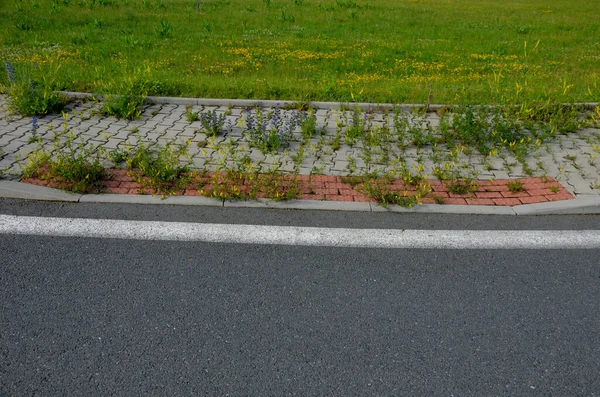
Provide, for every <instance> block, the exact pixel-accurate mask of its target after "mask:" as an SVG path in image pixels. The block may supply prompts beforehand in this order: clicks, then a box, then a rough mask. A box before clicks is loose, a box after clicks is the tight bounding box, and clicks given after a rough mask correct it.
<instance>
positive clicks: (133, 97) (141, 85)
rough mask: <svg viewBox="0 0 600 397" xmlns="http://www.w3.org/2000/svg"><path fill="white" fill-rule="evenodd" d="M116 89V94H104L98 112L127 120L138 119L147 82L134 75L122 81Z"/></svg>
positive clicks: (145, 93)
mask: <svg viewBox="0 0 600 397" xmlns="http://www.w3.org/2000/svg"><path fill="white" fill-rule="evenodd" d="M117 90H118V91H119V93H118V94H108V95H106V96H105V98H104V102H103V103H102V107H101V108H100V113H101V114H103V115H105V116H115V117H117V118H123V119H128V120H135V119H138V118H139V117H140V116H141V114H142V108H143V106H144V102H145V101H146V95H147V83H146V82H145V81H143V80H141V79H139V78H137V76H135V75H134V76H131V77H129V78H128V79H127V80H126V81H125V82H124V83H122V84H121V85H120V87H118V88H117Z"/></svg>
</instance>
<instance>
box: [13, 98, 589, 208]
mask: <svg viewBox="0 0 600 397" xmlns="http://www.w3.org/2000/svg"><path fill="white" fill-rule="evenodd" d="M191 112H194V113H195V114H196V116H194V117H191V118H190V116H188V115H189V114H190V113H191ZM226 113H229V114H226ZM556 114H559V115H561V117H556ZM64 116H65V122H63V130H62V131H61V132H57V131H54V130H53V129H50V130H47V131H46V132H45V133H41V132H40V131H39V126H38V125H37V120H32V133H31V140H32V142H38V143H39V148H38V150H36V151H34V152H33V153H32V154H31V155H30V156H29V157H28V163H27V164H26V166H25V171H26V172H25V176H26V177H29V178H36V177H37V178H42V179H46V180H50V181H52V182H53V185H57V186H59V187H62V188H66V189H72V190H77V191H84V192H86V191H91V190H94V189H96V190H97V189H98V188H99V183H98V181H99V180H101V179H102V178H103V175H105V174H106V171H105V170H104V167H105V166H106V158H109V159H110V160H111V161H112V162H113V163H114V164H115V165H117V166H121V167H124V168H125V169H126V173H127V175H128V177H129V178H130V180H128V181H127V183H128V184H129V185H124V186H121V185H120V184H117V185H118V189H119V190H117V191H114V192H122V193H123V192H127V193H130V192H131V189H132V186H133V188H135V189H136V190H137V191H138V192H140V193H145V194H160V195H171V194H182V193H185V194H190V192H191V191H192V190H191V189H193V191H194V192H195V193H194V194H197V195H204V196H208V197H214V198H218V199H256V198H270V199H275V200H290V199H297V198H301V199H324V200H357V199H360V200H369V199H370V200H373V201H376V202H379V203H381V204H382V205H388V204H396V205H402V206H413V205H417V204H420V203H423V202H435V203H438V204H439V203H454V202H457V201H458V202H463V203H464V202H465V200H471V201H470V202H471V203H480V204H493V203H495V202H493V200H492V198H493V199H495V200H497V201H498V200H503V199H515V198H517V197H505V196H501V197H495V196H493V195H491V194H485V193H490V192H487V191H482V190H481V189H482V185H485V184H484V183H482V180H481V178H480V173H481V172H485V170H483V171H482V170H481V169H475V168H474V167H473V165H472V161H471V159H472V158H473V156H479V158H482V159H484V161H483V164H488V165H489V166H490V167H491V166H492V165H491V163H492V162H498V160H502V162H503V167H516V166H518V165H519V164H520V166H521V167H522V171H523V173H524V174H525V175H533V174H537V175H542V176H543V175H545V173H546V172H545V170H544V169H536V170H534V169H533V168H531V167H530V168H527V167H526V166H525V164H527V166H529V164H530V163H531V162H532V159H533V160H535V158H536V157H535V156H536V153H538V152H539V151H540V150H541V149H542V148H543V147H544V146H545V145H547V144H548V143H550V142H552V141H553V140H555V139H556V137H557V136H559V135H558V134H561V135H560V136H564V134H568V133H569V132H570V131H571V130H576V129H579V128H581V127H583V126H598V121H599V117H598V116H600V110H599V109H595V110H594V111H593V112H584V111H583V109H579V108H577V107H574V106H553V105H549V104H543V105H536V107H521V108H519V109H516V110H515V109H506V108H491V109H489V108H488V109H485V108H479V107H473V108H464V107H456V108H454V107H451V108H446V109H443V110H441V111H440V117H439V119H437V120H438V121H437V123H433V121H434V119H432V118H431V117H430V114H429V113H425V112H422V111H420V110H414V111H411V112H409V111H407V110H406V109H402V108H396V109H393V110H390V111H388V112H387V113H386V112H376V113H371V112H365V111H363V110H360V109H350V110H348V109H345V110H343V111H333V112H331V113H330V117H332V118H334V119H335V120H334V121H332V122H331V123H330V124H331V125H334V128H333V129H332V130H327V129H326V128H325V127H324V126H322V125H320V124H319V123H318V122H317V117H316V115H315V111H314V110H313V109H307V110H297V109H290V110H286V109H281V108H274V109H261V108H251V109H246V110H244V111H242V112H241V114H240V115H239V116H238V118H237V120H235V119H232V118H233V117H234V116H231V112H230V111H229V110H226V111H225V112H224V113H223V112H222V113H218V112H216V111H215V110H214V109H212V110H211V109H200V110H198V111H195V110H193V109H192V108H188V109H187V112H186V115H185V116H184V117H185V119H186V120H187V122H188V123H191V124H190V125H194V123H196V125H197V126H198V127H199V128H198V130H197V132H196V133H195V136H194V137H192V138H188V139H187V140H185V141H181V140H180V141H175V140H172V139H171V140H170V139H159V141H158V142H157V141H149V140H148V139H147V138H143V137H141V136H137V138H135V139H133V138H134V137H135V133H131V134H129V136H130V138H132V139H130V140H129V142H127V143H125V142H123V143H121V144H119V146H118V148H117V149H113V150H109V151H106V152H103V150H102V142H100V143H93V142H88V141H85V140H83V136H78V135H77V134H76V133H75V132H74V131H73V130H72V129H70V128H68V127H67V124H66V118H68V117H69V116H68V115H66V114H65V115H64ZM203 119H205V120H210V121H206V122H202V121H201V120H203ZM234 124H235V126H234ZM259 125H260V126H259ZM234 130H235V131H239V134H240V135H237V136H236V135H235V133H234ZM257 131H260V134H261V135H259V134H258V133H257ZM466 131H468V132H470V133H467V132H466ZM51 134H54V137H51V136H50V135H51ZM269 134H276V135H277V137H278V138H277V139H280V138H281V139H282V140H281V141H279V145H268V144H265V142H268V138H265V137H268V136H269ZM257 136H258V137H259V138H257ZM473 136H475V138H473ZM201 137H204V139H201ZM105 138H106V142H104V143H105V144H106V143H107V142H110V137H109V136H106V137H105ZM265 139H266V140H265ZM590 139H591V138H590ZM49 140H51V141H52V143H53V145H54V146H53V150H52V151H48V150H47V149H46V147H47V145H46V144H47V141H49ZM257 142H258V143H257ZM594 142H596V141H594ZM594 142H592V141H590V145H592V147H597V148H598V150H599V151H600V137H599V140H598V141H597V143H594ZM198 158H200V159H203V161H204V164H198V163H195V162H194V161H195V159H198ZM330 159H337V160H336V162H335V163H334V164H333V165H332V164H328V162H329V161H331V160H330ZM566 160H568V161H571V162H574V163H577V159H576V158H573V157H569V158H568V159H566ZM509 161H510V162H509ZM512 161H514V163H513V162H512ZM577 164H578V163H577ZM339 165H344V167H340V166H339ZM325 167H328V172H335V173H337V175H339V176H342V179H341V180H339V181H335V182H331V181H329V182H327V183H334V184H336V183H342V184H345V185H344V186H338V185H334V186H313V187H311V186H312V185H311V183H312V181H313V178H317V177H318V176H319V175H320V174H323V172H324V169H325ZM332 167H334V168H332ZM302 174H310V175H308V179H306V178H307V176H306V175H302ZM431 176H434V177H435V178H437V179H435V180H433V179H431ZM521 183H522V182H520V181H512V182H511V183H510V184H508V185H506V184H505V185H506V186H505V188H506V191H507V192H510V193H512V194H519V193H521V190H520V186H521ZM111 185H112V186H111ZM190 186H192V188H190ZM105 187H108V188H114V187H115V185H114V184H110V183H109V184H108V185H105ZM555 188H558V187H555V186H554V185H549V186H548V187H546V186H545V187H544V189H546V190H545V191H544V192H545V194H550V193H554V194H558V195H559V196H560V195H562V193H564V192H562V191H558V190H557V191H551V190H553V189H555ZM548 189H550V190H548ZM558 189H560V188H558ZM486 196H488V197H487V198H486ZM540 197H541V196H540ZM544 197H545V196H544ZM561 197H562V196H561ZM545 199H547V198H545ZM461 200H462V201H461ZM481 200H487V201H481ZM498 202H501V201H498ZM502 202H503V201H502ZM509 203H511V205H515V204H517V202H516V201H514V200H513V201H509Z"/></svg>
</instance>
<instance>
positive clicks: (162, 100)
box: [59, 91, 600, 111]
mask: <svg viewBox="0 0 600 397" xmlns="http://www.w3.org/2000/svg"><path fill="white" fill-rule="evenodd" d="M59 93H60V94H62V95H64V96H66V97H67V98H73V99H97V100H101V99H102V98H103V95H101V94H92V93H87V92H73V91H59ZM146 101H147V102H148V103H155V104H162V105H166V104H170V105H192V106H236V107H254V106H259V105H262V106H265V107H274V106H291V105H294V104H296V103H300V102H301V101H290V100H267V99H265V100H260V99H220V98H179V97H163V96H148V97H146ZM306 104H307V105H308V106H311V107H314V108H317V109H331V110H333V109H337V110H339V109H342V108H346V109H351V108H359V109H362V110H392V109H394V108H396V107H400V108H403V109H413V108H423V107H427V108H428V109H429V110H430V111H436V110H438V109H441V108H444V107H447V106H448V105H440V104H430V105H426V104H393V103H368V102H351V103H349V102H320V101H310V102H306ZM572 105H575V106H582V107H584V108H585V109H587V110H592V109H594V108H595V107H596V106H599V105H600V102H577V103H573V104H572ZM491 107H493V105H492V106H491Z"/></svg>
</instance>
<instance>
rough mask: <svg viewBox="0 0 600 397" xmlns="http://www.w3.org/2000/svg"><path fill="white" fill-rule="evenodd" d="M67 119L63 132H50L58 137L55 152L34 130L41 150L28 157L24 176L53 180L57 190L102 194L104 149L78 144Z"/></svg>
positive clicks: (54, 145) (55, 137)
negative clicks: (48, 147)
mask: <svg viewBox="0 0 600 397" xmlns="http://www.w3.org/2000/svg"><path fill="white" fill-rule="evenodd" d="M67 117H68V115H67V114H65V122H63V125H62V130H56V131H52V130H51V131H47V133H53V134H54V136H53V137H52V150H51V151H50V150H48V149H47V147H46V145H44V143H43V140H42V137H40V136H37V131H36V130H35V129H34V134H36V135H34V137H35V139H36V141H37V143H38V145H39V146H38V149H37V150H35V151H34V152H33V153H31V154H30V155H29V156H28V157H27V163H26V165H25V166H24V168H23V175H24V176H25V177H26V178H38V179H42V180H50V181H52V182H54V183H55V184H56V186H57V187H59V188H61V189H65V190H69V191H73V192H80V193H94V192H98V191H100V190H101V186H100V181H101V180H102V179H103V178H104V177H105V176H106V171H105V169H104V166H103V165H102V159H103V157H104V149H103V148H102V146H101V145H90V144H86V143H85V142H84V141H83V140H80V141H77V140H76V137H75V134H74V132H73V130H72V129H70V128H68V126H67V123H66V118H67ZM34 120H35V119H34ZM34 126H35V124H34Z"/></svg>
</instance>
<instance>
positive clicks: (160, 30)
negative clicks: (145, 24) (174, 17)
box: [155, 21, 173, 39]
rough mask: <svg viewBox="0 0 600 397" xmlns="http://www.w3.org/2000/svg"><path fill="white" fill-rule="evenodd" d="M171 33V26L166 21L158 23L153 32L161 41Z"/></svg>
mask: <svg viewBox="0 0 600 397" xmlns="http://www.w3.org/2000/svg"><path fill="white" fill-rule="evenodd" d="M172 31H173V25H172V24H171V23H170V22H167V21H160V23H159V25H158V26H157V27H156V29H155V32H156V34H157V35H158V37H160V38H161V39H165V38H167V37H169V36H170V35H171V32H172Z"/></svg>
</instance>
